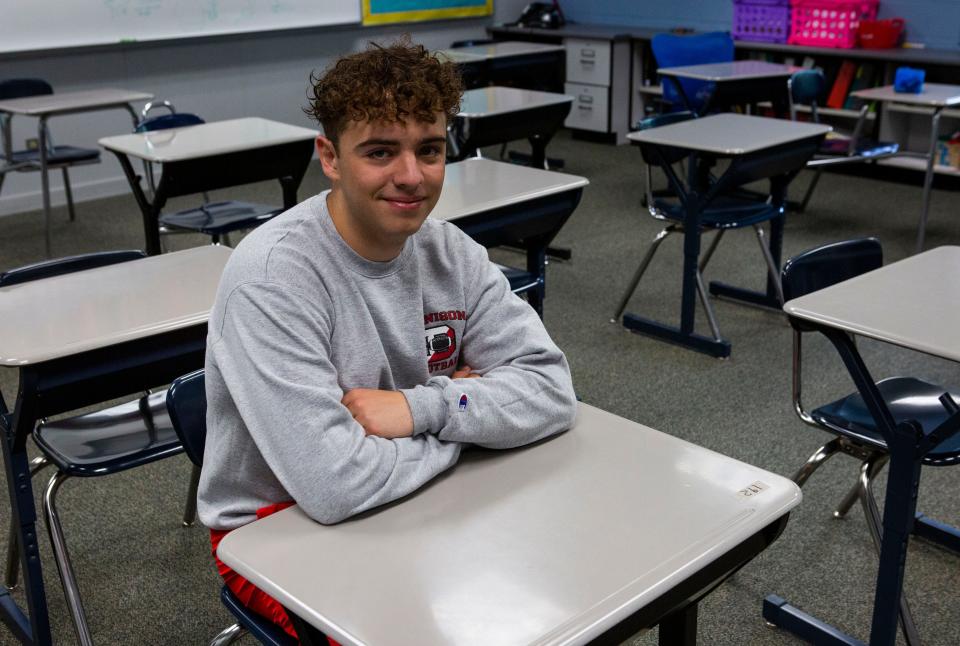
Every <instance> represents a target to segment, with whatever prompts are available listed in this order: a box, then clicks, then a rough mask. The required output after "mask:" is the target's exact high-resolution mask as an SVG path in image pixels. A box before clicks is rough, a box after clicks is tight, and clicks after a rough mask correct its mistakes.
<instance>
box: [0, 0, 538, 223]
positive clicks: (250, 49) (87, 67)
mask: <svg viewBox="0 0 960 646" xmlns="http://www.w3.org/2000/svg"><path fill="white" fill-rule="evenodd" d="M525 4H526V0H496V2H495V14H494V16H493V18H492V19H465V20H446V21H435V22H428V23H414V24H410V25H397V26H391V27H377V28H361V27H350V28H332V29H330V28H327V29H317V30H307V31H297V32H278V33H263V34H255V35H251V36H247V37H231V38H225V39H215V40H185V41H182V42H179V43H175V44H157V45H149V44H142V45H137V46H127V47H125V48H123V49H108V50H101V51H93V50H87V51H84V50H79V51H75V52H67V53H56V52H52V53H47V54H43V55H32V56H29V57H25V56H6V57H0V79H2V78H14V77H40V78H44V79H46V80H47V81H49V82H50V83H51V85H53V87H54V90H55V91H57V92H66V91H71V90H83V89H92V88H103V87H122V88H126V89H132V90H143V91H146V92H152V93H153V94H154V95H156V97H158V98H164V99H168V100H170V101H172V102H173V103H174V104H175V105H176V107H177V109H178V110H181V111H184V112H195V113H197V114H199V115H201V116H202V117H203V118H204V119H206V120H207V121H215V120H219V119H230V118H235V117H246V116H261V117H268V118H271V119H276V120H278V121H283V122H286V123H292V124H299V125H303V126H315V124H313V123H311V122H310V121H309V120H308V119H307V117H306V116H304V114H303V112H302V111H301V108H302V107H303V106H305V105H306V90H307V87H308V77H309V75H310V72H311V71H312V70H317V71H320V70H322V69H323V68H324V67H326V65H327V64H329V63H330V62H331V61H332V60H334V59H335V58H337V56H339V55H340V54H342V53H344V52H349V51H356V50H360V49H362V48H363V47H364V46H365V44H366V42H367V41H369V40H377V41H381V40H390V39H391V37H393V36H395V35H398V34H401V33H404V32H409V33H410V34H411V35H412V36H413V38H414V40H416V41H418V42H421V43H423V44H424V45H426V46H427V47H430V48H443V47H447V46H449V45H450V43H451V42H452V41H454V40H459V39H465V38H480V37H483V36H485V31H484V28H485V27H486V26H487V25H489V24H492V23H495V22H505V21H509V20H513V19H515V18H516V17H517V15H519V13H520V10H521V9H522V8H523V7H524V6H525ZM139 107H140V106H137V109H139ZM36 127H37V125H36V120H35V119H32V118H27V117H15V118H14V119H13V139H14V142H15V147H22V145H23V143H24V140H25V139H26V138H28V137H36ZM132 127H133V126H132V123H131V121H130V117H129V116H128V115H127V114H126V112H125V111H121V110H112V111H108V112H91V113H84V114H73V115H66V116H63V117H54V118H53V119H51V121H50V128H51V132H52V134H53V138H54V141H55V142H56V143H62V144H70V145H73V146H83V147H91V148H94V147H96V145H97V139H99V138H100V137H103V136H106V135H111V134H118V133H123V132H129V131H130V130H131V129H132ZM102 160H103V161H102V163H100V164H96V165H91V166H83V167H78V168H74V169H71V171H70V177H71V180H72V181H71V184H72V185H73V192H74V199H75V200H77V201H83V200H89V199H93V198H97V197H103V196H107V195H119V194H122V193H125V192H127V191H129V190H130V189H129V186H128V185H127V182H126V180H125V179H124V177H123V171H122V170H121V169H120V165H119V163H118V162H117V161H116V158H115V157H114V156H113V154H111V153H107V152H104V154H103V156H102ZM51 195H52V198H53V203H54V204H63V203H64V201H65V196H64V192H63V187H62V184H61V178H60V173H59V172H57V173H52V174H51ZM41 204H42V202H41V197H40V176H39V174H38V173H10V174H8V175H7V178H6V181H5V182H4V185H3V189H2V192H0V215H8V214H10V213H16V212H20V211H25V210H31V209H38V208H41Z"/></svg>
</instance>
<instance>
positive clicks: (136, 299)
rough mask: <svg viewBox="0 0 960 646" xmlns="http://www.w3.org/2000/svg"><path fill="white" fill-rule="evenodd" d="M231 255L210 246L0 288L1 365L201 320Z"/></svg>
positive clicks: (24, 362) (107, 343) (54, 355)
mask: <svg viewBox="0 0 960 646" xmlns="http://www.w3.org/2000/svg"><path fill="white" fill-rule="evenodd" d="M229 257H230V249H229V248H228V247H220V246H216V247H215V246H212V245H211V246H205V247H197V248H195V249H188V250H186V251H178V252H176V253H168V254H163V255H161V256H152V257H150V258H145V259H143V260H132V261H130V262H124V263H120V264H116V265H110V266H107V267H100V268H98V269H89V270H87V271H79V272H75V273H72V274H65V275H63V276H56V277H53V278H45V279H42V280H35V281H30V282H27V283H21V284H19V285H11V286H10V287H3V288H0V312H3V315H2V316H0V366H22V365H29V364H34V363H39V362H41V361H47V360H49V359H55V358H58V357H65V356H69V355H73V354H77V353H80V352H85V351H87V350H94V349H97V348H103V347H107V346H110V345H115V344H118V343H122V342H124V341H131V340H133V339H139V338H143V337H148V336H152V335H154V334H160V333H163V332H170V331H172V330H177V329H181V328H185V327H189V326H191V325H197V324H198V323H203V322H205V321H206V320H207V318H208V316H209V315H210V308H211V307H212V306H213V297H214V295H215V294H216V291H217V284H218V283H219V282H220V274H221V273H222V272H223V267H224V265H225V264H226V262H227V258H229Z"/></svg>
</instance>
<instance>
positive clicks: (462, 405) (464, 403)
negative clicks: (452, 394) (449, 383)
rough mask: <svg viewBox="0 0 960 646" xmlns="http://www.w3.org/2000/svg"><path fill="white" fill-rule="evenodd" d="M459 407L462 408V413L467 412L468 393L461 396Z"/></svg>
mask: <svg viewBox="0 0 960 646" xmlns="http://www.w3.org/2000/svg"><path fill="white" fill-rule="evenodd" d="M458 407H459V408H460V411H461V412H463V411H465V410H467V393H461V394H460V404H459V405H458Z"/></svg>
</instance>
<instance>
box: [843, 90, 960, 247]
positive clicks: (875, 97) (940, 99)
mask: <svg viewBox="0 0 960 646" xmlns="http://www.w3.org/2000/svg"><path fill="white" fill-rule="evenodd" d="M850 96H852V97H856V98H858V99H862V100H864V101H879V102H881V103H889V104H901V105H904V106H908V107H909V108H914V109H918V108H919V109H921V110H922V109H929V110H930V113H929V114H930V146H929V148H928V149H927V152H926V154H920V155H916V154H914V155H909V156H913V157H917V156H919V157H920V158H921V159H923V160H924V161H926V164H925V167H924V176H923V197H922V198H921V202H920V222H919V223H918V224H917V246H916V252H917V253H920V252H921V251H923V241H924V237H925V235H926V230H927V215H928V214H929V212H930V190H931V188H933V174H934V170H933V167H934V163H935V160H936V156H937V138H938V136H939V134H940V116H941V115H942V114H943V111H944V110H945V109H946V108H949V107H952V106H958V105H960V85H944V84H942V83H924V85H923V91H922V92H920V93H919V94H910V93H907V92H895V91H894V89H893V86H892V85H884V86H882V87H875V88H870V89H866V90H857V91H856V92H851V93H850ZM887 109H891V106H888V108H887ZM909 156H908V155H906V154H905V153H901V154H900V155H898V156H897V157H898V158H900V159H896V160H888V162H887V163H896V164H899V163H900V160H902V159H903V158H904V157H909Z"/></svg>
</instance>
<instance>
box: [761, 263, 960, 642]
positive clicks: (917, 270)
mask: <svg viewBox="0 0 960 646" xmlns="http://www.w3.org/2000/svg"><path fill="white" fill-rule="evenodd" d="M958 272H960V247H938V248H936V249H931V250H930V251H926V252H923V253H920V254H918V255H915V256H911V257H909V258H906V259H905V260H900V261H898V262H895V263H891V264H889V265H886V266H884V267H881V268H879V269H875V270H874V271H871V272H868V273H866V274H862V275H860V276H857V277H856V278H852V279H850V280H846V281H843V282H841V283H837V284H836V285H832V286H830V287H827V288H825V289H821V290H819V291H816V292H812V293H810V294H807V295H805V296H801V297H799V298H796V299H793V300H791V301H789V302H788V303H787V304H786V305H784V308H783V309H784V310H785V311H786V312H787V315H788V316H790V317H795V318H798V319H802V320H803V321H804V322H805V323H807V324H812V325H813V326H814V327H815V328H817V329H819V330H820V331H821V332H823V333H824V334H826V335H827V336H828V337H829V338H830V339H831V340H832V341H833V343H834V346H835V347H836V348H837V350H838V352H839V353H840V355H841V357H842V359H843V361H844V365H845V366H846V367H847V370H848V372H849V373H850V377H851V378H852V379H853V381H854V383H855V384H856V386H857V390H858V391H859V392H860V394H861V395H862V396H863V398H864V401H867V402H871V401H874V402H875V401H878V400H879V401H882V396H881V395H880V394H879V391H878V390H877V388H876V386H875V385H874V380H873V378H872V377H871V376H870V373H869V372H868V370H867V368H866V365H865V364H864V363H863V360H862V359H861V357H860V354H859V352H858V351H857V346H856V344H855V343H854V341H853V335H856V336H865V337H867V338H870V339H875V340H877V341H882V342H884V343H890V344H892V345H896V346H900V347H903V348H907V349H910V350H916V351H918V352H923V353H926V354H929V355H933V356H936V357H942V358H944V359H948V360H951V361H960V337H958V335H957V330H958V328H960V310H958V308H957V306H956V304H957V302H958V298H960V284H958V283H957V281H956V280H952V279H951V277H954V276H956V275H957V273H958ZM883 409H884V410H885V409H886V407H885V406H884V407H883ZM878 410H879V409H878ZM949 410H950V408H949V407H948V411H949ZM871 414H872V416H873V417H874V421H875V423H876V425H877V428H879V429H880V431H881V433H882V434H883V437H884V439H885V440H886V444H887V448H888V450H889V453H890V467H889V476H888V478H887V487H886V497H885V502H884V505H883V535H882V537H881V542H880V565H879V568H878V572H877V583H876V589H875V593H874V602H873V603H874V606H873V620H872V624H871V630H870V644H871V645H872V646H893V644H894V643H895V641H896V638H897V618H898V606H899V602H900V594H901V589H902V587H903V573H904V568H905V564H906V558H907V544H908V541H909V537H910V533H911V532H915V533H917V534H921V533H925V534H927V535H929V536H930V537H931V538H932V539H933V540H938V541H940V542H943V543H944V544H950V541H951V539H950V537H949V536H944V535H943V534H950V530H952V528H947V531H943V530H940V531H938V530H937V527H936V526H931V525H930V524H928V523H923V522H921V521H920V520H918V519H917V518H916V516H915V514H916V508H917V491H918V488H919V484H920V467H921V459H922V458H923V456H924V455H925V454H926V453H927V451H929V450H931V449H932V448H934V447H935V446H936V445H937V444H938V443H939V442H941V441H943V440H945V439H947V438H948V437H949V435H947V436H946V437H939V438H937V437H934V435H935V433H931V434H930V435H927V436H925V437H924V436H922V434H917V433H915V432H914V431H913V429H912V427H911V426H909V425H906V424H897V423H896V422H895V421H894V420H893V418H892V416H890V415H889V412H887V413H886V414H885V415H878V414H876V413H871ZM951 418H952V419H951V420H949V421H948V422H947V423H946V424H945V426H947V425H949V424H951V423H953V424H957V423H958V421H960V410H958V409H957V408H956V404H955V403H954V406H953V411H952V415H951ZM952 534H953V539H952V541H953V545H954V548H955V547H956V544H957V543H956V530H952ZM764 617H765V618H766V619H767V620H768V621H770V622H772V623H775V624H777V625H778V626H781V627H783V628H786V629H787V630H789V631H791V632H793V633H794V634H797V635H798V636H800V637H802V638H803V639H804V640H807V641H811V642H813V643H824V644H826V643H829V644H837V645H838V646H839V645H841V644H846V645H848V646H855V645H861V646H862V642H860V641H859V640H857V639H855V638H853V637H850V636H848V635H845V634H843V633H841V632H840V631H839V630H837V629H835V628H833V627H832V626H829V625H827V624H825V623H823V622H822V621H819V620H817V619H815V618H813V617H811V616H810V615H808V614H806V613H804V612H803V611H801V610H799V609H797V608H795V607H793V606H791V605H790V604H788V603H786V601H784V600H783V599H781V598H779V597H768V598H767V600H766V601H765V602H764Z"/></svg>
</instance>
